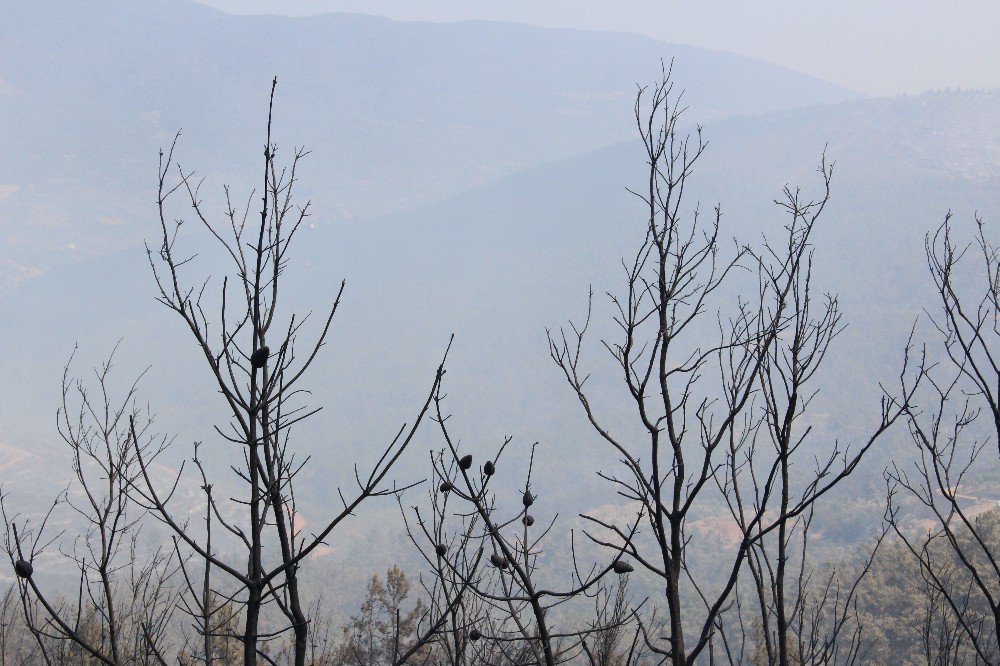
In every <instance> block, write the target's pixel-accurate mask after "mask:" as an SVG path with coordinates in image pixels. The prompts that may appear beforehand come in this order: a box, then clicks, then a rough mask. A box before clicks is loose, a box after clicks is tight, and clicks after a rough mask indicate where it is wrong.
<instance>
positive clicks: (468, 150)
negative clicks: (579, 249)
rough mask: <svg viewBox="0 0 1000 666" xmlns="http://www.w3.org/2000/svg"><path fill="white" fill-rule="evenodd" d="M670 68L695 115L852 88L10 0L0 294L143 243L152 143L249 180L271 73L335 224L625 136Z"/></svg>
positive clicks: (448, 37) (655, 57) (682, 63)
mask: <svg viewBox="0 0 1000 666" xmlns="http://www.w3.org/2000/svg"><path fill="white" fill-rule="evenodd" d="M671 58H675V59H676V65H675V72H676V79H677V81H678V85H679V86H681V87H687V88H689V89H690V92H689V93H688V95H687V100H688V102H689V103H690V104H691V106H692V108H693V110H694V111H695V114H697V115H696V117H697V118H698V119H699V120H701V121H707V120H712V119H718V118H723V117H728V116H732V115H736V114H751V113H760V112H765V111H773V110H777V109H787V108H792V107H800V106H805V105H811V104H822V103H830V102H835V101H840V100H844V99H847V98H849V97H851V96H852V94H851V93H849V92H848V91H845V90H842V89H839V88H837V87H835V86H832V85H828V84H826V83H823V82H821V81H818V80H815V79H812V78H810V77H807V76H804V75H801V74H798V73H794V72H790V71H788V70H783V69H781V68H777V67H773V66H769V65H765V64H763V63H760V62H756V61H753V60H749V59H746V58H742V57H738V56H734V55H728V54H722V53H716V52H710V51H705V50H700V49H694V48H689V47H681V46H675V45H669V44H664V43H660V42H656V41H653V40H650V39H647V38H643V37H638V36H633V35H625V34H612V33H596V32H576V31H569V30H546V29H540V28H531V27H527V26H522V25H509V24H493V23H459V24H430V23H397V22H393V21H389V20H385V19H379V18H373V17H367V16H361V15H346V14H339V15H327V16H318V17H311V18H299V19H291V18H282V17H275V16H231V15H227V14H223V13H220V12H217V11H214V10H211V9H208V8H206V7H204V6H201V5H197V4H194V3H192V2H188V1H186V0H152V1H149V2H146V1H144V2H142V3H135V2H128V1H125V0H101V1H99V2H89V1H87V2H84V1H83V0H68V1H66V2H58V3H37V2H29V1H27V0H9V1H7V2H3V3H0V124H2V126H3V127H4V132H3V133H2V134H0V155H3V159H2V160H0V222H2V223H3V224H2V232H0V238H2V239H3V243H2V244H0V287H2V285H3V284H5V283H10V282H11V281H15V280H19V279H24V278H28V277H30V276H31V275H33V274H35V273H37V271H38V270H39V269H41V270H47V269H48V268H50V267H51V266H52V265H53V264H54V263H58V262H65V261H73V256H74V255H75V254H81V253H82V254H86V255H89V256H95V255H101V254H105V253H107V252H109V251H114V250H116V249H122V248H126V247H134V246H135V245H137V244H139V242H140V241H141V239H142V238H144V237H145V236H146V235H147V234H148V232H149V229H150V226H149V222H150V220H151V216H152V210H151V208H150V203H151V202H152V201H153V199H154V194H153V192H152V188H153V185H154V180H155V173H156V155H157V150H158V149H159V148H160V147H162V146H164V145H166V144H168V143H169V142H170V139H171V137H172V136H173V134H174V132H176V131H177V130H178V129H180V128H184V136H183V139H182V144H181V150H182V152H181V155H182V157H183V160H182V164H183V165H184V166H187V167H191V168H197V169H198V171H199V173H201V174H203V175H206V176H208V177H209V179H210V183H211V184H213V185H216V186H217V185H221V184H222V183H224V182H232V183H234V184H235V183H239V184H240V186H241V187H250V186H252V185H254V184H256V183H257V180H258V173H257V171H258V168H257V163H258V161H259V160H258V158H259V154H260V144H261V143H262V142H263V137H262V131H263V123H264V118H265V114H266V103H267V92H268V87H269V84H270V81H271V77H272V75H277V76H278V78H279V80H280V84H279V92H278V97H277V122H276V136H277V137H278V139H279V141H280V142H281V148H282V149H283V150H285V151H286V154H288V152H290V150H291V148H292V146H294V145H299V144H305V145H306V146H307V147H308V148H310V149H311V150H313V156H312V157H311V158H310V167H309V169H310V173H311V174H312V175H313V176H314V178H313V179H312V180H311V181H310V182H309V191H310V192H311V193H313V194H314V195H315V198H316V200H317V203H318V204H319V205H318V206H317V208H316V215H317V217H316V220H317V222H318V223H323V222H325V221H333V220H346V219H360V218H364V217H368V216H371V215H373V214H385V213H389V212H392V211H401V210H404V209H407V208H409V207H412V206H413V205H416V204H419V203H426V202H430V201H434V200H438V199H442V198H445V197H448V196H452V195H455V194H457V193H459V192H461V191H463V190H465V189H468V188H469V187H473V186H477V185H481V184H484V183H486V182H489V181H491V180H494V179H495V178H497V177H500V176H503V175H507V174H511V173H514V172H517V171H520V170H523V169H525V168H529V167H531V166H536V165H539V164H542V163H545V162H550V161H553V160H558V159H562V158H566V157H569V156H573V155H580V154H584V153H587V152H589V151H591V150H593V149H595V148H598V147H601V146H605V145H609V144H611V143H614V142H616V141H619V140H622V139H624V138H627V137H628V136H631V133H632V122H631V120H630V116H631V106H632V98H633V95H634V90H635V84H636V83H637V82H647V81H649V80H651V79H653V78H654V77H655V76H656V75H657V74H658V72H659V67H660V61H661V60H666V61H669V60H670V59H671ZM693 117H695V116H694V115H693ZM213 191H217V190H213Z"/></svg>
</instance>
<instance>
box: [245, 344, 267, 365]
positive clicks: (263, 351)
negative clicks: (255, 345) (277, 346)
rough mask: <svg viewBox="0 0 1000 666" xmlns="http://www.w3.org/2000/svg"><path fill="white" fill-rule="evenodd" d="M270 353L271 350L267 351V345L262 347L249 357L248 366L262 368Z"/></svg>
mask: <svg viewBox="0 0 1000 666" xmlns="http://www.w3.org/2000/svg"><path fill="white" fill-rule="evenodd" d="M270 353H271V350H270V349H268V347H267V345H264V346H263V347H261V348H260V349H258V350H257V351H255V352H254V353H253V354H252V355H251V356H250V365H251V366H252V367H254V368H263V367H264V364H265V363H267V357H268V355H270Z"/></svg>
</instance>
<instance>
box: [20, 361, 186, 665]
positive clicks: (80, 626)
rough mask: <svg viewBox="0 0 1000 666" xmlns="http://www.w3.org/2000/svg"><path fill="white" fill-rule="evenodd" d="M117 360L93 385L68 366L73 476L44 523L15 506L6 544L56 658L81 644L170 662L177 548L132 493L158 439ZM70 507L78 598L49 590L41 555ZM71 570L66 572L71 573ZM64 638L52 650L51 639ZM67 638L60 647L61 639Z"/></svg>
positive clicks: (47, 654)
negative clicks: (142, 460)
mask: <svg viewBox="0 0 1000 666" xmlns="http://www.w3.org/2000/svg"><path fill="white" fill-rule="evenodd" d="M113 357H114V354H113V353H112V355H111V358H109V360H108V361H107V362H105V363H104V364H102V365H101V366H100V367H99V368H97V369H96V373H95V383H94V387H95V388H96V390H95V391H93V392H92V391H91V387H88V385H87V384H85V383H84V382H83V381H81V380H77V379H73V378H72V377H71V374H70V367H71V362H72V359H71V361H70V363H67V364H66V366H65V368H64V371H63V381H62V406H61V408H60V409H59V411H58V414H57V427H58V431H59V434H60V436H61V438H62V440H63V442H64V443H65V444H66V446H67V448H68V451H69V453H70V456H71V468H72V470H73V480H72V483H71V484H70V486H69V488H68V489H67V490H66V491H65V492H64V493H62V494H61V495H60V496H59V497H58V498H57V499H56V500H55V501H54V502H53V504H52V506H51V508H50V510H49V512H48V514H47V515H46V516H45V517H44V518H43V519H42V521H41V522H40V523H38V524H37V525H33V524H32V523H31V521H30V520H29V519H21V518H19V517H18V515H17V514H14V515H11V514H9V513H8V509H7V503H6V501H5V500H0V505H2V509H3V515H4V522H5V524H6V525H7V532H6V533H7V537H6V540H5V548H6V551H7V554H8V556H9V557H10V559H11V563H12V564H13V565H14V571H15V573H16V574H17V576H18V584H19V586H20V594H21V597H22V609H23V618H24V621H25V623H26V624H27V626H28V628H29V630H30V631H31V633H32V635H33V636H34V637H35V638H36V640H37V644H38V648H39V651H40V652H41V654H42V657H43V659H44V660H45V661H46V662H47V663H48V662H50V661H51V660H53V659H56V658H57V654H59V653H62V652H65V645H66V644H73V645H74V646H75V648H74V650H77V654H78V655H79V656H86V657H87V658H91V659H94V660H96V661H97V662H100V663H105V664H126V663H143V664H145V663H163V660H164V657H163V655H164V654H165V652H166V651H167V646H166V644H165V641H166V632H167V627H168V624H169V622H170V619H171V616H172V614H173V611H174V601H175V598H174V589H173V587H172V585H171V584H170V578H171V576H172V574H173V573H174V572H175V571H176V563H172V557H171V553H170V552H169V551H167V552H165V551H164V550H163V548H162V547H152V546H149V545H148V544H146V543H145V542H144V540H143V539H142V538H141V535H142V521H143V518H144V512H143V511H142V509H141V508H140V507H138V506H136V505H135V504H134V503H133V502H132V501H131V500H130V499H129V496H128V491H129V488H130V486H131V484H132V483H133V482H134V481H135V480H136V479H137V478H138V476H139V474H140V469H139V464H138V460H139V452H140V451H143V450H145V451H147V452H148V451H149V449H147V448H146V447H148V446H151V445H152V440H151V439H150V438H149V436H148V434H149V433H148V429H149V428H150V426H151V423H152V420H151V417H150V416H149V415H148V413H143V412H142V411H141V410H140V409H139V407H138V406H137V404H136V391H137V383H138V380H137V381H136V382H135V383H133V384H132V385H131V386H130V387H128V388H127V390H126V391H125V392H124V397H122V398H120V399H116V397H115V395H114V392H113V389H112V386H111V374H112V373H111V370H112V360H113ZM56 510H59V511H60V512H61V511H62V510H68V513H69V520H70V521H71V524H81V523H82V525H83V526H84V531H83V533H82V534H81V535H79V536H77V537H76V538H75V539H74V540H73V542H72V545H71V547H70V548H69V549H68V550H62V547H61V546H60V553H61V554H62V555H63V557H64V558H65V559H68V560H69V561H70V562H71V563H72V568H73V569H75V570H76V571H77V572H78V573H77V575H78V581H79V586H78V590H77V594H76V595H75V596H76V599H75V601H70V600H67V599H66V598H65V596H64V595H62V594H53V593H51V592H46V591H45V590H44V589H43V584H42V583H41V582H40V581H39V578H38V572H37V571H36V570H35V569H36V564H35V563H36V562H37V561H38V560H40V559H43V560H44V561H45V562H46V563H47V564H48V566H57V565H55V564H54V563H53V561H52V560H51V559H50V558H46V557H45V555H46V553H47V551H48V550H50V549H51V548H52V546H53V545H54V544H56V543H57V542H62V541H63V539H62V537H63V536H64V533H63V532H59V533H56V534H54V535H50V534H49V531H47V530H46V527H47V525H48V524H49V522H50V519H51V518H52V516H53V512H55V511H56ZM62 573H63V574H67V573H68V572H67V571H63V572H62ZM52 640H54V641H56V642H57V648H56V649H55V650H52V649H51V646H49V645H47V641H52ZM59 643H61V644H62V645H59Z"/></svg>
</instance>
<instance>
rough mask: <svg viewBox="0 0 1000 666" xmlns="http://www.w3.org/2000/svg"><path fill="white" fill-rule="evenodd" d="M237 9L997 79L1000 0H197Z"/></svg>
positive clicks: (850, 75) (892, 79)
mask: <svg viewBox="0 0 1000 666" xmlns="http://www.w3.org/2000/svg"><path fill="white" fill-rule="evenodd" d="M201 1H202V2H203V3H204V4H207V5H210V6H213V7H217V8H219V9H223V10H225V11H229V12H233V13H274V14H286V15H308V14H315V13H323V12H330V11H349V12H359V13H365V14H375V15H379V16H387V17H390V18H394V19H399V20H426V21H458V20H467V19H484V20H492V21H516V22H520V23H528V24H532V25H540V26H548V27H569V28H582V29H590V30H621V31H626V32H635V33H640V34H644V35H649V36H651V37H655V38H657V39H662V40H664V41H669V42H675V43H682V44H692V45H694V46H702V47H706V48H711V49H719V50H725V51H732V52H734V53H740V54H743V55H748V56H753V57H755V58H760V59H762V60H765V61H767V62H771V63H774V64H778V65H783V66H786V67H790V68H793V69H797V70H800V71H803V72H806V73H808V74H812V75H814V76H818V77H820V78H823V79H826V80H828V81H831V82H834V83H838V84H840V85H843V86H846V87H849V88H852V89H854V90H858V91H861V92H865V93H869V94H874V95H890V94H895V93H901V92H905V93H916V92H922V91H924V90H927V89H936V88H944V87H961V88H981V87H1000V38H998V36H1000V3H998V2H997V0H944V1H942V0H934V1H931V0H837V1H836V2H832V1H827V2H817V1H813V0H766V1H758V2H748V1H744V0H725V1H723V0H702V1H698V2H695V1H694V0H686V1H684V2H681V1H678V0H634V1H629V2H608V1H607V0H544V1H539V0H474V1H470V0H201Z"/></svg>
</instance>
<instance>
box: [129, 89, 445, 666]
mask: <svg viewBox="0 0 1000 666" xmlns="http://www.w3.org/2000/svg"><path fill="white" fill-rule="evenodd" d="M276 85H277V79H275V80H274V82H273V84H272V87H271V98H270V104H269V108H268V121H267V135H266V140H265V143H264V147H263V155H264V162H263V174H262V176H263V182H262V190H261V191H260V192H259V196H260V201H261V205H260V208H259V210H258V214H257V215H256V221H255V220H254V215H253V214H252V213H251V210H252V209H253V203H252V202H253V198H254V197H255V196H256V195H255V194H251V195H250V197H249V198H248V199H247V201H246V203H245V204H239V205H238V204H236V203H235V202H234V201H233V199H232V198H231V196H230V191H229V189H228V188H226V190H225V193H226V212H225V216H224V219H223V221H222V222H221V223H216V222H213V221H210V217H209V214H208V212H207V211H206V210H205V206H204V204H203V202H202V199H201V197H200V194H199V190H200V186H201V181H195V179H194V177H193V175H192V174H191V173H189V172H187V171H184V170H183V169H182V168H181V167H180V166H179V165H177V164H176V163H175V160H174V150H175V147H176V143H177V140H176V138H175V140H174V143H173V144H172V145H171V147H170V149H169V151H168V152H166V153H163V152H162V151H161V157H160V168H159V195H158V207H159V217H160V231H161V239H160V242H159V243H158V246H157V247H156V248H155V249H154V248H147V253H148V256H149V261H150V265H151V266H152V268H153V272H154V275H155V278H156V283H157V285H158V287H159V297H158V300H159V301H160V302H161V303H162V304H163V305H165V306H166V307H167V308H168V309H169V310H170V311H172V312H173V313H175V314H176V315H177V316H178V317H179V318H180V319H181V320H182V321H183V322H184V324H185V326H186V328H187V329H188V330H189V332H190V334H191V337H192V338H193V340H194V342H195V346H196V348H197V350H198V354H199V356H201V357H203V358H204V361H205V367H206V369H207V370H208V373H209V375H210V377H211V378H212V380H213V382H214V384H215V386H216V388H217V389H218V391H219V393H220V394H221V396H222V400H223V403H224V405H225V409H226V411H227V417H228V419H229V420H228V423H227V424H226V425H224V426H223V425H217V426H216V427H215V430H216V434H217V435H218V436H219V437H220V438H221V439H223V440H224V441H225V442H228V443H229V444H230V445H232V446H234V447H236V449H235V450H236V451H239V452H240V454H239V455H240V456H241V457H242V465H241V466H235V465H234V466H233V469H234V470H235V471H236V474H237V477H238V479H239V480H240V481H241V482H242V483H243V484H244V485H245V488H246V490H245V496H244V497H243V498H242V499H240V500H238V501H236V502H235V506H237V507H242V508H241V509H239V517H238V518H234V517H233V514H232V512H228V511H227V510H226V507H225V506H224V505H225V504H226V503H225V502H224V501H223V500H222V499H221V498H220V496H219V493H213V492H212V487H213V485H212V482H213V479H211V478H209V476H208V474H206V473H205V472H204V469H203V466H202V464H201V463H200V462H199V461H196V467H197V468H198V469H199V471H200V474H199V478H198V483H199V484H200V485H201V486H202V488H203V491H204V494H205V501H206V503H207V505H208V507H209V508H208V509H206V513H205V519H204V520H205V526H204V529H203V530H197V529H195V526H194V525H191V524H190V523H189V522H188V518H187V517H188V513H189V511H188V507H185V506H183V505H181V506H175V505H177V504H178V501H177V499H176V496H175V495H174V493H173V489H174V488H176V487H178V484H179V483H181V481H182V475H183V469H182V470H181V471H180V472H179V473H178V477H177V478H176V479H175V480H174V481H173V482H171V483H170V484H168V485H166V486H163V485H160V484H158V483H157V482H156V481H155V480H154V476H153V475H152V474H151V473H150V465H151V462H152V458H151V457H149V456H143V455H140V456H139V465H140V469H141V470H142V479H141V480H140V482H138V483H136V484H134V486H133V487H134V488H135V495H136V497H137V498H138V499H139V501H141V502H143V503H144V504H145V505H146V506H147V507H149V509H150V510H151V511H152V512H153V513H154V514H155V515H156V516H157V517H158V518H159V519H160V520H161V521H163V523H165V524H166V525H167V526H168V527H169V528H170V529H171V530H172V532H173V534H174V536H175V538H176V541H177V547H178V549H179V550H180V551H182V552H185V553H187V554H189V555H190V556H191V557H192V560H193V561H194V562H195V563H200V565H201V566H202V570H201V571H200V572H198V571H196V570H193V569H192V568H191V567H189V566H185V572H184V576H185V579H186V580H187V581H189V582H190V585H189V590H188V592H189V594H188V599H189V601H190V606H189V609H190V610H191V611H192V612H193V613H194V614H195V615H197V616H200V617H201V620H200V621H199V622H198V627H199V628H198V630H199V631H201V632H205V633H206V637H207V636H208V634H210V633H211V632H210V630H209V627H210V622H211V618H210V615H211V614H212V613H213V612H214V609H213V608H211V607H209V606H207V605H206V604H207V600H208V599H209V597H210V596H211V594H215V595H218V598H219V599H221V600H225V601H231V602H234V603H235V604H236V608H237V609H238V611H239V614H240V617H241V618H242V622H243V627H242V630H241V635H240V637H239V638H240V640H241V641H242V643H243V661H244V663H245V664H255V663H256V662H257V658H258V656H261V657H262V658H265V659H267V657H266V655H265V654H264V651H263V650H262V649H261V645H262V643H263V642H268V641H272V640H276V639H277V638H279V637H280V636H282V635H283V634H284V633H285V632H287V631H290V632H291V633H292V635H293V636H294V642H295V658H294V661H295V663H296V664H297V665H301V664H304V663H305V660H306V656H307V654H308V651H309V638H308V634H309V619H308V617H307V616H306V608H305V605H304V602H303V599H302V591H301V582H300V576H299V573H300V568H301V566H302V563H303V560H304V558H306V557H307V556H308V555H309V554H310V553H312V552H313V551H315V549H316V548H317V547H319V546H320V545H321V544H322V543H324V540H325V539H326V538H327V537H328V536H329V535H330V534H331V532H333V530H334V529H335V528H336V527H337V526H338V525H340V524H341V523H342V522H343V521H344V520H346V519H347V518H348V517H350V516H352V515H353V514H354V512H355V510H356V509H357V508H358V506H359V505H360V504H361V503H362V502H364V501H365V500H368V499H370V498H373V497H379V496H387V495H392V494H394V493H396V492H397V491H398V490H399V489H398V488H396V487H394V486H393V485H390V484H388V480H387V477H388V474H389V470H390V469H391V468H392V467H393V465H394V464H395V463H396V462H397V461H398V460H399V458H400V456H401V455H402V453H403V451H404V450H405V449H406V447H407V445H408V444H409V443H410V441H411V440H412V439H413V436H414V433H415V432H416V430H417V427H418V426H419V424H420V422H421V420H422V418H423V416H424V414H425V413H426V410H427V409H428V407H429V405H430V401H431V396H432V395H433V392H434V388H435V387H436V386H437V383H438V381H439V378H440V374H441V373H442V372H443V361H442V366H440V367H439V368H438V369H437V371H436V374H435V376H434V378H433V381H432V388H431V393H430V394H429V395H428V397H427V400H426V401H425V403H424V404H423V406H422V407H421V408H420V410H419V411H418V413H417V416H416V418H415V419H414V421H413V423H412V424H409V425H408V424H404V425H403V426H401V427H400V428H399V429H398V431H396V433H395V436H393V437H392V438H391V441H390V443H389V444H388V445H387V446H386V447H385V449H384V451H383V453H382V455H381V457H380V458H379V459H378V461H377V462H376V464H375V466H374V467H373V468H372V470H371V471H370V472H369V473H368V474H366V475H361V473H360V472H358V474H357V475H356V480H357V489H356V490H355V491H354V492H353V493H352V494H350V495H349V496H346V495H345V494H344V493H340V503H341V507H340V509H339V510H338V511H336V512H335V513H334V515H332V516H330V517H328V518H325V519H323V520H322V521H319V524H320V525H321V528H320V529H318V530H317V531H316V532H315V533H313V534H309V535H306V534H303V533H302V532H301V530H300V529H299V528H298V527H297V526H296V524H295V516H296V515H297V505H296V496H295V492H294V485H293V481H294V479H295V477H296V475H297V474H298V473H299V471H300V470H301V469H302V466H303V465H304V464H305V463H306V460H303V459H300V458H297V457H296V455H295V448H294V447H293V446H292V443H291V437H290V435H291V432H292V428H293V426H295V425H296V424H299V423H300V422H301V421H303V420H304V419H306V418H308V417H309V416H311V415H313V414H315V413H316V412H317V411H318V409H316V408H310V407H307V406H305V405H304V404H302V396H303V390H302V382H303V379H304V378H305V377H306V373H307V371H308V370H309V369H310V367H311V366H312V363H313V361H314V360H315V359H316V357H317V354H318V353H319V351H320V349H321V347H322V346H323V345H324V343H325V341H326V339H327V335H328V333H329V331H330V325H331V322H332V320H333V317H334V315H335V314H336V312H337V308H338V306H339V304H340V299H341V295H342V294H343V289H344V285H343V283H341V287H340V290H339V291H338V293H337V294H336V296H335V298H334V299H333V301H332V304H331V305H330V307H329V309H328V310H327V311H326V314H325V315H324V316H323V317H322V319H321V320H320V322H319V327H318V332H317V333H316V335H315V337H314V339H313V341H312V342H310V343H308V344H307V345H306V349H305V352H302V351H301V350H300V348H299V347H298V346H297V342H298V340H299V335H300V333H301V332H302V327H303V325H304V324H305V323H306V321H308V320H309V316H306V317H296V316H294V315H292V316H289V317H286V318H284V319H282V318H281V317H280V316H279V305H280V303H281V297H282V295H283V292H282V289H281V285H282V278H283V276H284V271H285V269H286V268H287V265H288V257H289V255H288V252H289V248H290V247H291V243H292V240H293V239H294V238H295V236H296V232H297V231H298V230H299V229H300V227H301V224H302V222H303V220H305V219H306V217H307V216H308V214H309V204H308V203H306V204H305V205H301V206H299V205H297V204H296V203H295V200H294V197H293V194H294V191H295V185H296V184H297V182H298V166H299V162H300V160H301V159H302V158H303V157H304V156H305V155H306V152H305V151H304V150H302V149H296V150H295V151H294V152H293V154H292V157H291V161H290V164H289V165H288V166H287V167H279V166H278V163H277V162H276V154H277V147H276V145H275V144H274V142H273V141H272V137H271V127H272V111H273V104H274V89H275V86H276ZM178 192H181V193H183V194H185V195H186V197H185V198H186V199H187V203H188V204H189V205H190V210H191V212H192V213H193V215H194V217H195V218H196V220H197V222H198V223H200V225H201V226H202V227H203V228H204V229H205V230H207V232H208V233H209V234H210V235H211V237H212V238H213V239H214V240H215V241H217V242H218V243H219V245H220V246H221V248H222V250H223V251H224V253H225V255H226V256H227V258H228V261H229V265H230V269H231V272H230V274H229V275H227V276H226V277H225V278H224V279H223V280H222V284H221V288H220V289H219V294H220V298H219V301H218V302H217V303H215V304H214V305H212V306H210V305H209V304H208V301H207V299H206V293H207V292H208V285H209V283H208V281H207V280H204V279H196V281H195V282H194V283H193V286H187V285H188V284H189V283H188V280H189V278H188V277H187V271H188V270H189V268H190V267H191V261H192V259H193V256H192V255H189V254H183V251H182V250H181V249H180V247H179V237H180V234H179V232H180V230H181V227H182V222H181V221H171V220H172V219H173V218H172V216H171V214H170V213H169V212H168V205H169V200H170V199H171V197H173V195H175V194H176V193H178ZM216 307H217V308H218V313H219V314H218V316H217V317H212V316H210V315H209V311H213V310H215V308H216ZM220 539H222V540H224V541H223V545H219V544H220ZM230 546H231V547H232V548H237V549H240V550H242V551H243V554H241V555H240V554H236V553H234V552H231V550H230V552H227V550H226V549H227V548H230ZM220 577H221V578H222V580H224V581H228V582H227V583H226V584H220V583H219V582H218V580H219V578H220ZM196 579H198V580H201V584H200V585H195V584H194V581H195V580H196ZM206 590H208V591H209V592H210V593H211V594H206ZM265 606H268V607H276V608H277V612H278V613H279V614H280V616H281V617H283V618H284V620H283V622H281V623H278V624H277V625H276V626H275V627H273V628H265V627H263V626H262V624H261V623H262V610H263V609H264V608H265ZM205 649H206V650H207V651H210V646H209V645H208V643H207V642H206V648H205ZM206 660H207V661H210V660H211V657H209V656H206Z"/></svg>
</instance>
